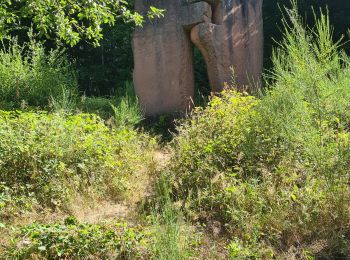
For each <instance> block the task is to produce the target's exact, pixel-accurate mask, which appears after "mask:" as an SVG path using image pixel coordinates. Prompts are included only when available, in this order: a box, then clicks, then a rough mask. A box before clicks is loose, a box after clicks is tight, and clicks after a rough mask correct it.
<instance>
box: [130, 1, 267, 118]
mask: <svg viewBox="0 0 350 260" xmlns="http://www.w3.org/2000/svg"><path fill="white" fill-rule="evenodd" d="M188 1H189V0H148V1H145V0H136V2H135V9H136V10H137V11H138V12H140V13H145V12H146V11H147V9H148V8H149V6H150V5H153V6H156V7H158V8H161V9H165V10H166V13H165V17H164V18H161V19H157V20H154V21H148V22H147V23H145V24H144V26H143V27H142V28H137V29H136V31H135V33H134V37H133V51H134V64H135V67H134V85H135V90H136V94H137V95H138V97H139V99H140V104H141V107H142V110H143V111H144V113H145V114H146V115H158V114H161V113H167V112H184V111H186V110H188V109H190V107H191V104H192V102H191V98H192V97H193V95H194V71H193V44H195V45H196V46H197V47H198V49H199V50H200V51H201V53H202V55H203V57H204V59H205V61H206V64H207V70H208V75H209V81H210V86H211V89H212V91H213V92H219V91H220V90H222V88H223V83H224V82H228V81H230V79H231V76H232V75H231V74H232V72H231V70H230V67H231V66H232V67H233V68H234V71H235V74H236V82H237V86H238V87H243V86H244V85H247V84H248V83H249V82H259V80H260V74H261V70H262V48H263V46H262V44H263V35H262V15H261V9H262V0H221V1H220V0H207V1H201V2H194V3H191V2H188Z"/></svg>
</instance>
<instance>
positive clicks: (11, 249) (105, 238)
mask: <svg viewBox="0 0 350 260" xmlns="http://www.w3.org/2000/svg"><path fill="white" fill-rule="evenodd" d="M149 243H150V233H149V232H148V231H147V230H145V229H144V228H142V227H140V226H130V225H128V224H127V223H126V222H123V221H122V222H120V221H118V222H115V223H104V224H86V223H79V222H78V221H77V220H76V219H75V218H74V217H69V218H66V219H65V221H64V223H57V224H38V223H33V224H30V225H28V226H25V227H23V228H21V229H20V230H18V231H17V236H16V237H15V238H14V239H13V241H12V243H11V244H10V245H8V246H7V247H5V248H4V249H3V252H2V254H3V257H7V258H11V259H29V258H30V259H87V258H88V259H143V258H144V257H146V256H147V255H149V254H150V252H149V251H148V244H149Z"/></svg>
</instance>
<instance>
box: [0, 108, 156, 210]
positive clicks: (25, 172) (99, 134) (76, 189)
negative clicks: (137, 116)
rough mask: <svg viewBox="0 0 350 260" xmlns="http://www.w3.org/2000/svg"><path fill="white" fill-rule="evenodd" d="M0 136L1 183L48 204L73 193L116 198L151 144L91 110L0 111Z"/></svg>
mask: <svg viewBox="0 0 350 260" xmlns="http://www.w3.org/2000/svg"><path fill="white" fill-rule="evenodd" d="M0 136H1V142H0V183H3V185H4V186H6V187H8V188H11V189H12V190H13V191H15V190H18V191H19V192H20V193H21V194H23V193H24V194H34V195H33V196H34V197H35V198H36V199H37V200H38V202H39V203H40V204H41V205H46V206H51V207H57V206H60V207H64V206H66V205H67V204H66V203H67V202H68V201H69V198H70V197H71V196H73V195H74V194H76V193H80V194H81V195H84V194H85V195H87V196H93V195H96V196H99V197H107V198H112V199H118V198H119V197H120V196H122V195H123V193H124V191H125V190H126V189H127V187H128V177H129V176H130V175H132V174H133V173H134V172H136V171H138V170H140V169H141V168H143V169H144V167H147V165H149V163H150V162H151V160H150V156H151V154H150V149H151V148H152V147H153V146H154V143H155V142H154V140H153V139H151V138H149V137H148V136H147V135H144V134H142V133H137V132H135V131H133V130H130V129H128V128H123V129H119V130H117V129H115V128H109V127H107V126H106V125H105V123H104V121H103V120H102V119H100V118H99V117H97V116H96V115H92V114H77V115H68V114H62V113H52V114H51V113H47V112H36V113H34V112H19V111H17V112H5V111H0ZM7 193H8V192H7ZM1 194H2V193H1ZM11 194H12V195H13V192H12V193H11ZM5 208H6V207H5Z"/></svg>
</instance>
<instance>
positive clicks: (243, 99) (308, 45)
mask: <svg viewBox="0 0 350 260" xmlns="http://www.w3.org/2000/svg"><path fill="white" fill-rule="evenodd" d="M287 14H288V21H287V20H286V21H285V33H284V40H283V42H282V43H281V44H280V45H279V47H278V48H277V49H276V51H275V52H274V55H273V63H274V68H273V71H272V72H271V74H270V78H269V86H268V88H267V91H266V94H265V95H263V96H261V97H260V98H256V97H252V96H249V95H247V94H239V93H237V92H235V91H233V90H227V91H226V92H224V93H223V94H222V96H221V97H214V98H213V99H212V100H211V102H210V104H209V106H208V107H207V108H204V109H202V108H197V109H195V110H194V112H193V114H192V116H191V117H190V118H189V119H187V120H185V121H184V122H183V123H182V124H181V125H179V127H178V132H179V134H178V136H176V137H175V139H174V141H173V144H172V147H173V150H174V151H173V154H174V156H173V158H171V162H172V163H171V164H170V166H169V169H168V172H169V173H170V174H169V176H168V178H170V182H171V183H173V192H174V197H175V200H176V201H178V202H177V203H181V205H182V209H183V211H184V212H185V213H186V215H187V217H189V218H190V219H192V220H193V221H201V222H204V223H208V222H210V221H218V222H219V223H220V225H221V228H222V230H224V231H225V232H226V233H227V234H228V236H229V237H231V240H232V242H231V243H230V244H229V245H228V246H227V250H228V253H229V254H230V256H231V257H232V258H233V259H237V258H242V259H247V258H253V259H254V258H255V259H260V258H274V257H282V258H286V259H288V258H293V257H298V258H304V259H306V258H309V257H326V258H327V257H328V258H329V257H346V256H348V255H349V254H350V237H349V234H350V218H349V216H350V207H349V205H350V204H349V202H350V187H349V185H348V179H349V170H348V165H349V164H350V132H349V123H350V121H349V119H350V117H349V116H350V113H349V111H350V110H349V106H350V76H349V75H350V62H349V61H350V60H349V58H348V57H347V56H346V55H345V54H344V53H343V52H342V51H340V50H339V42H336V43H333V42H332V28H331V26H330V24H329V18H328V16H327V15H322V16H321V17H320V19H318V20H317V22H316V25H315V27H314V28H305V27H304V26H303V22H302V19H301V18H300V16H299V15H298V13H297V10H296V7H294V8H293V9H291V10H287Z"/></svg>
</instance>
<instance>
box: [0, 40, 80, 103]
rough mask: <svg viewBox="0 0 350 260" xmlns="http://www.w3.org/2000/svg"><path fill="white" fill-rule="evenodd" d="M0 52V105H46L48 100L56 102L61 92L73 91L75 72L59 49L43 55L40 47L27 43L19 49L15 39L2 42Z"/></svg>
mask: <svg viewBox="0 0 350 260" xmlns="http://www.w3.org/2000/svg"><path fill="white" fill-rule="evenodd" d="M2 46H3V47H2V49H1V50H0V99H1V106H2V107H6V108H19V107H21V106H22V107H23V106H27V105H29V106H40V107H46V106H48V105H49V101H50V99H51V97H53V98H54V99H55V100H56V102H57V100H60V99H61V97H62V95H64V93H65V92H67V91H69V92H70V93H72V94H76V92H77V86H78V83H77V78H76V73H75V70H74V69H73V66H72V64H71V63H70V62H68V60H67V57H66V55H65V53H64V50H63V49H55V50H51V51H50V52H49V53H47V52H46V51H45V49H44V47H43V45H42V44H40V43H37V42H35V41H34V40H32V39H31V41H30V42H29V43H27V44H25V45H23V46H20V45H19V44H18V42H17V41H16V39H10V40H9V41H7V42H3V45H2Z"/></svg>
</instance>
